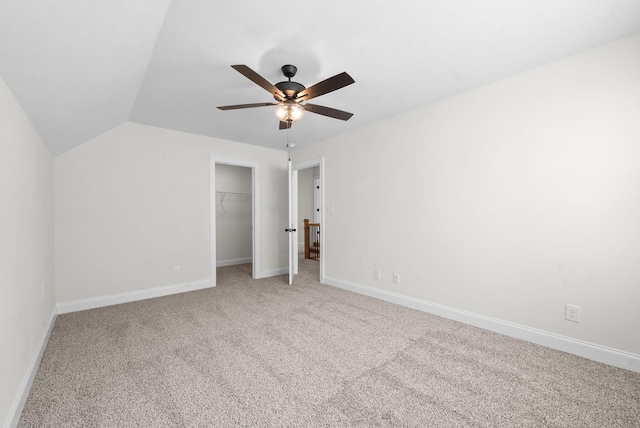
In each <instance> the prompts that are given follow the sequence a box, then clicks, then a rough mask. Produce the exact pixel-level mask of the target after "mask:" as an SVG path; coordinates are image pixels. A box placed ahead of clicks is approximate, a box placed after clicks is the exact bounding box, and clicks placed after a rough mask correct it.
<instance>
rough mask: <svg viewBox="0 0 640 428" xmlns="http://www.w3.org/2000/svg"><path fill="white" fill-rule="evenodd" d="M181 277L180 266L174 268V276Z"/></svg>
mask: <svg viewBox="0 0 640 428" xmlns="http://www.w3.org/2000/svg"><path fill="white" fill-rule="evenodd" d="M178 275H180V266H174V267H173V276H178Z"/></svg>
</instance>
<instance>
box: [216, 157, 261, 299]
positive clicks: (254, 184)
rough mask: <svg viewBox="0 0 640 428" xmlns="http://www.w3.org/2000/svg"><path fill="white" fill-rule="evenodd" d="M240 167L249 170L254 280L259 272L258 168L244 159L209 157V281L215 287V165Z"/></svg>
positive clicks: (252, 273) (252, 274)
mask: <svg viewBox="0 0 640 428" xmlns="http://www.w3.org/2000/svg"><path fill="white" fill-rule="evenodd" d="M217 163H219V164H224V165H232V166H240V167H245V168H250V169H251V228H252V233H251V235H252V236H251V238H252V239H251V240H252V243H251V259H252V272H251V276H252V277H253V278H254V279H257V278H258V273H259V272H260V167H259V166H258V164H257V163H255V162H252V161H248V160H244V159H230V158H224V157H218V156H214V155H210V157H209V280H210V282H211V287H215V286H216V279H217V277H216V268H217V254H216V164H217Z"/></svg>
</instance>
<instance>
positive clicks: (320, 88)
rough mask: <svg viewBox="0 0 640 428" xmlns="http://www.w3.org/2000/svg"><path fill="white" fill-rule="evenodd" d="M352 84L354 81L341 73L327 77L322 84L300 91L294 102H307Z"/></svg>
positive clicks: (344, 73)
mask: <svg viewBox="0 0 640 428" xmlns="http://www.w3.org/2000/svg"><path fill="white" fill-rule="evenodd" d="M352 83H355V80H353V79H352V78H351V76H349V75H348V74H347V73H346V72H344V71H343V72H342V73H340V74H336V75H335V76H333V77H329V78H328V79H326V80H323V81H322V82H318V83H316V84H315V85H313V86H310V87H308V88H307V89H305V90H303V91H301V92H300V93H299V94H298V97H297V99H296V101H307V100H310V99H311V98H315V97H319V96H320V95H324V94H328V93H329V92H333V91H335V90H337V89H340V88H344V87H345V86H348V85H350V84H352Z"/></svg>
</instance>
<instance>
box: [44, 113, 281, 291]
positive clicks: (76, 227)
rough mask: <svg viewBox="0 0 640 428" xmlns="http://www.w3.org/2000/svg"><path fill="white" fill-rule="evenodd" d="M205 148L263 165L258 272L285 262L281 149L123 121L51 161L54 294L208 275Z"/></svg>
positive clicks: (207, 151) (145, 285) (133, 287)
mask: <svg viewBox="0 0 640 428" xmlns="http://www.w3.org/2000/svg"><path fill="white" fill-rule="evenodd" d="M211 154H213V155H214V156H219V157H223V158H225V159H238V160H246V161H250V162H252V163H255V164H258V165H259V166H260V169H259V171H260V177H259V179H260V186H261V196H262V202H261V205H260V206H261V225H260V229H261V231H262V236H261V248H260V250H261V253H262V258H261V266H260V269H261V271H262V272H267V273H268V272H269V271H273V270H277V269H281V268H282V267H284V266H286V265H287V253H286V251H287V241H286V234H285V233H281V230H283V229H284V227H285V226H286V216H287V195H286V190H287V184H286V167H287V157H286V153H285V152H282V151H277V150H270V149H265V148H260V147H256V146H250V145H247V144H239V143H232V142H228V141H223V140H218V139H214V138H209V137H203V136H198V135H193V134H187V133H183V132H177V131H170V130H166V129H160V128H155V127H151V126H146V125H140V124H135V123H125V124H123V125H121V126H119V127H117V128H115V129H113V130H111V131H109V132H107V133H106V134H104V135H102V136H100V137H97V138H95V139H93V140H91V141H89V142H87V143H85V144H83V145H81V146H79V147H77V148H75V149H73V150H70V151H68V152H66V153H64V154H62V155H60V156H57V157H56V158H55V198H56V204H55V234H56V235H55V238H56V239H55V250H56V265H55V267H56V285H57V292H58V294H57V301H58V302H69V301H74V300H80V299H87V298H93V297H101V296H107V295H111V294H117V293H126V292H131V291H137V290H143V289H147V288H153V287H159V286H165V285H173V284H177V283H184V282H193V281H199V280H203V279H208V278H209V164H210V155H211ZM173 266H180V267H181V275H180V276H179V277H176V276H173V270H172V267H173Z"/></svg>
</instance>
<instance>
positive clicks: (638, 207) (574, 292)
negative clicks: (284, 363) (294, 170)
mask: <svg viewBox="0 0 640 428" xmlns="http://www.w3.org/2000/svg"><path fill="white" fill-rule="evenodd" d="M470 66H472V65H471V64H470ZM356 114H357V112H356ZM319 156H324V157H325V174H326V175H325V177H326V183H325V185H326V187H325V192H326V193H325V195H326V205H327V206H330V205H334V206H335V214H327V215H325V225H326V227H325V233H326V237H325V242H324V243H323V245H324V248H325V251H326V253H325V254H326V259H325V260H326V275H327V277H328V278H329V277H330V278H334V279H339V280H341V281H348V282H351V283H355V284H361V285H365V286H369V287H374V288H378V289H382V290H390V291H395V292H398V293H401V294H403V295H405V296H411V297H414V298H418V299H422V300H426V301H429V302H435V303H439V304H442V305H447V306H450V307H453V308H457V309H461V310H465V311H469V312H473V313H476V314H481V315H484V316H488V317H493V318H497V319H499V320H505V321H509V322H512V323H516V324H520V325H523V326H528V327H531V328H535V329H540V330H543V331H546V332H551V333H556V334H559V335H563V336H568V337H571V338H576V339H580V340H583V341H587V342H591V343H595V344H599V345H602V346H606V347H611V348H615V349H618V350H623V351H627V352H630V353H634V354H640V335H639V334H638V326H640V286H639V284H640V34H639V35H635V36H633V37H630V38H626V39H623V40H619V41H617V42H615V43H611V44H608V45H605V46H602V47H599V48H596V49H593V50H589V51H586V52H584V53H581V54H579V55H576V56H573V57H569V58H566V59H563V60H561V61H557V62H554V63H551V64H548V65H546V66H543V67H541V68H538V69H535V70H532V71H529V72H526V73H522V74H519V75H517V76H514V77H511V78H508V79H505V80H502V81H499V82H495V83H493V84H490V85H487V86H484V87H481V88H479V89H476V90H472V91H469V92H465V93H462V94H459V95H457V96H454V97H451V98H448V99H445V100H443V101H441V102H437V103H434V104H431V105H428V106H425V107H423V108H420V109H416V110H413V111H409V112H407V113H405V114H402V115H399V116H396V117H393V118H390V119H388V120H384V121H381V122H378V123H376V124H373V125H371V126H367V127H364V128H361V129H359V130H357V131H355V132H352V133H350V134H347V135H342V136H340V137H337V138H333V139H331V140H328V141H326V142H323V143H321V144H317V145H315V146H312V147H310V148H308V149H300V150H297V151H295V152H294V153H293V156H292V157H293V160H294V161H295V162H300V161H304V160H307V159H312V158H317V157H319ZM374 267H377V268H380V269H381V270H382V279H381V280H379V281H377V280H374V279H373V269H374ZM392 272H398V273H400V279H401V283H400V284H399V285H394V284H393V283H392ZM565 303H571V304H575V305H579V306H581V308H582V322H581V323H573V322H569V321H565V319H564V305H565Z"/></svg>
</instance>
